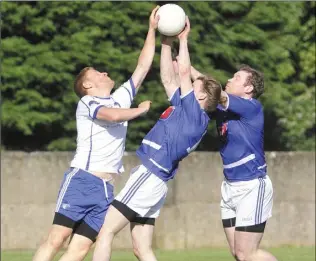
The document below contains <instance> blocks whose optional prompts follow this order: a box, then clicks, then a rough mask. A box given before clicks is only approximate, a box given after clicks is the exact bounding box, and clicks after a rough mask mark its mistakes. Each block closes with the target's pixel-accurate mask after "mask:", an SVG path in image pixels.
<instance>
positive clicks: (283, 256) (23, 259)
mask: <svg viewBox="0 0 316 261" xmlns="http://www.w3.org/2000/svg"><path fill="white" fill-rule="evenodd" d="M269 251H270V252H272V253H273V254H274V255H275V256H276V257H277V258H278V260H279V261H315V246H313V247H280V248H270V249H269ZM155 253H156V254H157V258H158V260H159V261H233V260H234V259H233V258H232V257H231V256H230V254H229V252H228V249H225V248H212V249H198V250H176V251H161V250H157V251H155ZM33 254H34V251H1V261H30V260H32V256H33ZM59 256H60V255H58V256H57V257H56V258H55V259H54V261H57V260H58V257H59ZM91 259H92V254H91V253H90V254H89V255H88V256H87V258H86V259H85V261H90V260H91ZM111 260H112V261H137V259H136V258H135V257H134V256H133V253H132V252H131V251H114V252H113V254H112V259H111Z"/></svg>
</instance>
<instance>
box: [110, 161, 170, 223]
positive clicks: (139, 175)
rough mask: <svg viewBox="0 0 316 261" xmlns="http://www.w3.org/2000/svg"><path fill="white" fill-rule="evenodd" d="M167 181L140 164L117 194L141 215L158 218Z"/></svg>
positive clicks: (118, 199) (121, 200)
mask: <svg viewBox="0 0 316 261" xmlns="http://www.w3.org/2000/svg"><path fill="white" fill-rule="evenodd" d="M167 191H168V187H167V183H166V182H165V181H163V180H162V179H160V178H158V177H157V176H156V175H155V174H153V173H151V172H150V171H148V170H147V169H146V167H145V166H143V165H140V166H138V167H136V168H134V169H133V170H132V172H131V176H130V178H129V179H128V180H127V182H126V184H125V186H124V188H123V189H122V190H121V192H120V193H119V194H118V195H117V196H116V198H115V200H117V201H120V202H121V203H123V204H124V205H126V206H128V207H129V208H130V209H132V210H133V211H135V212H136V213H137V214H138V215H139V216H140V217H146V218H157V217H158V216H159V213H160V209H161V208H162V206H163V204H164V202H165V199H166V196H167Z"/></svg>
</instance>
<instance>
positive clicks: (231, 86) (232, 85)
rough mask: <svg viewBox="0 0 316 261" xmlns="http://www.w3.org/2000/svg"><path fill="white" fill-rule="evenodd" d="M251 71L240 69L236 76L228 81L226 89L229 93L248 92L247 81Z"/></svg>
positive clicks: (241, 94)
mask: <svg viewBox="0 0 316 261" xmlns="http://www.w3.org/2000/svg"><path fill="white" fill-rule="evenodd" d="M248 76H249V73H248V72H245V71H238V72H236V73H235V74H234V77H233V78H231V79H229V80H228V81H227V84H226V87H225V91H226V92H227V93H229V94H233V95H237V96H243V95H244V94H245V92H246V83H247V79H248Z"/></svg>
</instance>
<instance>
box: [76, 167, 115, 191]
mask: <svg viewBox="0 0 316 261" xmlns="http://www.w3.org/2000/svg"><path fill="white" fill-rule="evenodd" d="M73 169H78V170H79V172H78V173H79V174H80V175H83V176H86V177H87V178H89V179H94V180H96V181H99V182H100V181H101V182H103V183H106V184H107V185H109V186H111V187H114V184H113V183H112V182H111V181H108V180H106V179H102V178H100V177H98V176H95V175H93V174H92V173H91V172H88V171H86V170H84V169H80V168H74V167H70V170H73Z"/></svg>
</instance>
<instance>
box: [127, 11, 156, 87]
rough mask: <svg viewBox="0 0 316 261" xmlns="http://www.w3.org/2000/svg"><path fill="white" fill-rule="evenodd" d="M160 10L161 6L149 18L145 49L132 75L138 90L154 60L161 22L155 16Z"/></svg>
mask: <svg viewBox="0 0 316 261" xmlns="http://www.w3.org/2000/svg"><path fill="white" fill-rule="evenodd" d="M158 9H159V6H156V7H155V9H154V10H153V11H152V12H151V15H150V18H149V29H148V33H147V37H146V40H145V43H144V47H143V49H142V51H141V53H140V55H139V58H138V63H137V66H136V69H135V71H134V73H133V75H132V81H133V83H134V86H135V88H136V90H137V89H138V88H139V86H140V85H141V84H142V82H143V80H144V79H145V77H146V75H147V73H148V71H149V69H150V67H151V64H152V62H153V59H154V55H155V47H156V29H157V26H158V20H159V17H158V16H155V15H156V12H157V10H158Z"/></svg>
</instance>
